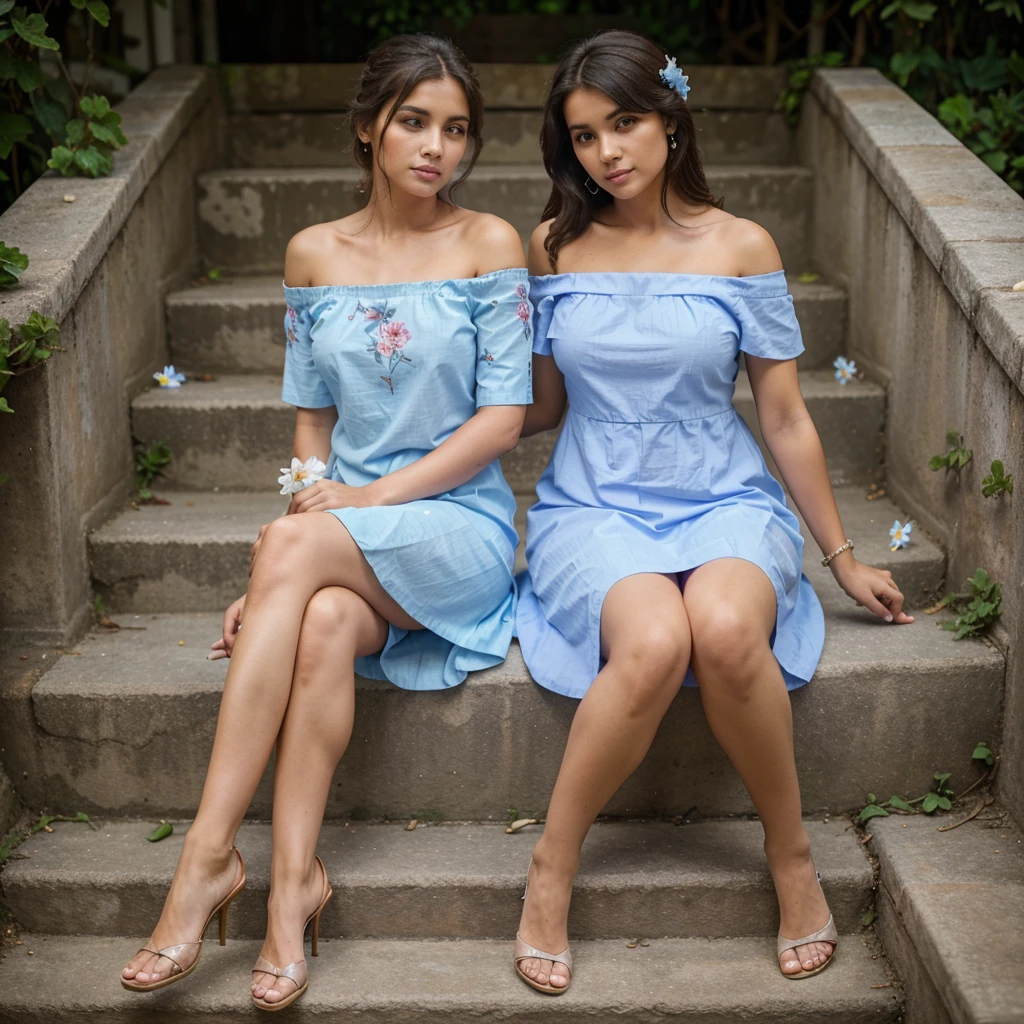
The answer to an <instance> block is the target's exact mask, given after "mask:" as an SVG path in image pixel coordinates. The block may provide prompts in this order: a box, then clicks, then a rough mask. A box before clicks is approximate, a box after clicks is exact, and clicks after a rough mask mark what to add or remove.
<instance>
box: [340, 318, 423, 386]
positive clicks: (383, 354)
mask: <svg viewBox="0 0 1024 1024" xmlns="http://www.w3.org/2000/svg"><path fill="white" fill-rule="evenodd" d="M356 313H362V314H363V319H364V320H367V321H369V323H368V324H367V326H366V327H365V328H364V330H365V331H366V334H367V336H368V337H369V339H370V345H369V347H368V348H367V349H366V351H367V352H371V353H373V358H374V359H376V360H377V365H378V366H380V367H382V368H383V369H384V370H385V371H386V372H385V373H382V374H381V375H380V379H381V380H382V381H384V383H385V384H386V385H387V387H388V390H389V391H390V392H391V394H394V393H395V382H394V379H393V376H392V375H393V374H394V372H395V368H396V367H397V366H398V365H399V364H400V363H408V364H409V365H410V366H411V365H412V360H411V359H410V358H409V357H408V356H407V355H405V354H404V353H403V352H402V349H404V348H405V346H406V344H408V342H409V341H410V340H411V339H412V335H411V334H410V332H409V329H408V328H407V327H406V326H405V323H404V322H403V321H402V320H392V319H391V318H392V317H393V316H394V315H395V310H394V307H389V306H388V304H387V300H385V301H384V302H383V303H382V304H381V305H377V306H364V305H363V304H362V302H357V303H356V308H355V311H354V312H353V313H352V315H351V316H350V317H349V319H350V320H351V319H352V317H353V316H355V315H356ZM374 325H375V326H374Z"/></svg>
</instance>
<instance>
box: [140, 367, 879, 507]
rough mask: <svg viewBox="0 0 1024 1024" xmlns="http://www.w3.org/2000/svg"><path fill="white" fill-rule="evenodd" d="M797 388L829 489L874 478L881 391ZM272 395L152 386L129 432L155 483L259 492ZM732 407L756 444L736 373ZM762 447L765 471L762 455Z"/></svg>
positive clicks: (285, 432) (745, 387)
mask: <svg viewBox="0 0 1024 1024" xmlns="http://www.w3.org/2000/svg"><path fill="white" fill-rule="evenodd" d="M800 383H801V388H802V390H803V394H804V399H805V401H806V402H807V407H808V410H809V411H810V413H811V417H812V419H813V420H814V423H815V425H816V427H817V428H818V432H819V434H820V436H821V441H822V445H823V447H824V449H825V457H826V459H827V460H828V464H829V472H830V473H831V476H832V481H833V483H834V484H835V485H836V486H841V485H843V484H848V483H863V482H866V481H870V480H873V479H875V478H877V477H878V476H879V475H880V463H881V455H882V452H881V449H880V447H879V445H880V435H881V431H882V427H883V425H884V422H885V393H884V392H883V391H882V389H881V388H879V387H878V386H877V385H875V384H871V383H869V382H866V381H856V382H854V383H852V384H849V385H847V386H846V387H840V386H839V385H838V384H837V383H836V381H835V380H834V378H833V375H832V374H831V373H830V372H828V371H808V372H805V373H801V374H800ZM279 395H280V377H279V376H273V377H271V376H265V375H256V374H248V375H224V376H222V377H220V378H219V379H217V380H215V381H211V382H208V383H198V382H197V383H194V384H188V385H186V386H185V387H182V388H180V389H159V388H154V389H152V390H151V391H147V392H145V393H143V394H140V395H139V396H138V397H137V398H136V399H135V401H134V402H133V403H132V431H133V433H134V435H135V436H136V437H138V438H140V439H142V440H144V441H146V442H150V441H158V440H160V441H167V442H168V443H169V444H170V447H171V450H172V451H173V452H174V460H173V461H172V462H171V463H170V465H169V466H168V467H167V469H166V471H165V475H164V477H163V478H161V482H162V483H164V484H165V485H167V486H178V487H181V486H184V487H189V488H195V489H199V488H213V487H217V488H220V489H221V490H251V489H263V488H266V487H270V486H271V485H272V484H273V483H274V481H276V480H277V478H278V476H279V475H280V468H281V466H282V465H283V464H284V462H286V461H287V460H288V458H289V457H290V456H289V453H290V452H291V448H292V435H293V433H294V430H295V411H294V409H293V407H291V406H289V405H286V404H285V403H284V402H282V401H281V399H280V397H279ZM734 402H735V405H736V408H737V409H738V410H739V413H740V415H741V416H743V418H744V419H745V420H746V421H747V423H749V424H750V426H751V428H752V429H753V431H754V435H755V437H757V438H758V440H759V441H760V433H759V428H758V425H757V414H756V410H755V408H754V399H753V395H752V394H751V391H750V385H749V383H748V381H747V378H746V375H745V374H743V373H741V374H740V377H739V379H738V381H737V389H736V396H735V400H734ZM555 438H556V434H555V432H553V431H552V432H548V433H546V434H544V435H535V436H533V437H528V438H523V440H522V441H521V442H520V444H519V446H518V447H517V448H516V449H515V450H514V451H512V452H510V453H509V454H508V455H506V456H504V457H503V458H502V468H503V470H504V472H505V477H506V479H507V480H508V482H509V485H510V486H511V487H512V489H513V490H515V491H529V490H532V489H533V488H534V487H535V486H536V483H537V480H538V478H539V477H540V474H541V473H542V472H543V470H544V467H545V466H546V465H547V463H548V459H549V458H550V456H551V450H552V447H553V446H554V443H555ZM761 447H762V451H764V452H765V455H766V457H768V458H769V465H771V462H770V456H768V453H767V449H765V447H764V445H763V444H762V445H761Z"/></svg>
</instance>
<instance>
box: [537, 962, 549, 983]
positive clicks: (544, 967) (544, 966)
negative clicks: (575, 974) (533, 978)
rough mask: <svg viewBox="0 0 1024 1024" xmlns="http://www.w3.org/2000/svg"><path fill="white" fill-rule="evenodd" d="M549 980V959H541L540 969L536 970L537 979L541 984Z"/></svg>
mask: <svg viewBox="0 0 1024 1024" xmlns="http://www.w3.org/2000/svg"><path fill="white" fill-rule="evenodd" d="M550 980H551V961H550V960H541V961H540V970H539V971H538V972H537V981H538V982H539V983H540V984H541V985H547V984H548V983H549V982H550Z"/></svg>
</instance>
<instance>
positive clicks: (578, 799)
mask: <svg viewBox="0 0 1024 1024" xmlns="http://www.w3.org/2000/svg"><path fill="white" fill-rule="evenodd" d="M601 647H602V653H603V654H604V656H605V658H606V659H607V662H606V664H605V667H604V668H603V669H602V670H601V671H600V672H599V673H598V675H597V678H596V679H595V680H594V682H593V684H592V685H591V687H590V689H589V690H588V691H587V694H586V696H585V697H584V698H583V700H582V701H581V702H580V706H579V709H578V710H577V711H576V716H575V718H573V723H572V729H571V730H570V732H569V740H568V743H567V744H566V748H565V754H564V756H563V757H562V767H561V769H560V770H559V773H558V779H557V781H556V782H555V788H554V791H553V792H552V794H551V803H550V804H549V805H548V814H547V824H546V825H545V827H544V834H543V835H542V836H541V838H540V840H539V841H538V842H537V845H536V847H534V851H533V867H532V869H531V871H530V885H529V894H528V896H527V899H526V903H525V905H524V907H523V917H522V920H521V922H520V925H519V931H520V934H521V935H522V937H523V939H524V940H525V941H526V942H528V943H529V944H530V945H531V946H535V947H536V948H537V949H543V950H547V951H549V952H551V953H560V952H561V951H562V950H563V949H565V947H566V945H567V944H568V941H569V932H568V917H569V901H570V898H571V896H572V883H573V879H574V878H575V876H576V870H577V868H578V867H579V857H580V849H581V848H582V846H583V840H584V839H585V838H586V835H587V832H588V831H589V830H590V826H591V825H592V824H593V822H594V819H595V818H596V817H597V815H598V814H599V813H600V811H601V808H602V807H604V805H605V804H606V803H607V802H608V801H609V800H610V799H611V798H612V796H613V795H614V793H615V791H616V790H617V789H618V788H619V786H621V785H622V783H623V782H624V781H625V780H626V779H627V778H629V776H630V775H632V773H633V772H634V771H635V770H636V768H637V766H638V765H639V764H640V762H641V761H642V760H643V759H644V756H645V755H646V753H647V751H648V749H649V748H650V745H651V741H652V740H653V739H654V734H655V732H656V731H657V729H658V725H659V723H660V722H661V720H662V718H663V717H664V716H665V712H666V711H667V710H668V707H669V704H671V702H672V698H673V697H674V696H675V695H676V693H677V692H678V691H679V687H680V685H681V684H682V682H683V676H684V675H685V674H686V666H687V664H688V662H689V658H690V634H689V628H688V626H687V622H686V611H685V609H684V607H683V600H682V596H681V594H680V593H679V586H678V584H677V583H676V582H675V579H674V578H672V577H665V576H660V575H655V574H649V573H645V574H640V575H636V576H629V577H627V578H626V579H624V580H620V581H619V582H618V583H616V584H615V586H614V587H612V589H611V590H610V591H609V592H608V596H607V597H606V598H605V601H604V606H603V608H602V610H601ZM520 967H521V968H522V970H523V971H524V972H525V973H526V974H528V975H529V976H530V977H531V978H533V979H534V980H536V981H538V982H540V983H541V984H551V985H553V986H555V987H559V988H561V987H563V986H564V985H565V984H567V982H568V972H567V971H566V970H565V968H564V967H563V966H562V965H561V964H555V965H554V966H552V962H551V961H550V960H535V959H530V960H524V961H522V963H521V965H520Z"/></svg>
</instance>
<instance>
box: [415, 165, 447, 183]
mask: <svg viewBox="0 0 1024 1024" xmlns="http://www.w3.org/2000/svg"><path fill="white" fill-rule="evenodd" d="M413 173H414V174H418V175H419V176H420V177H421V178H425V179H426V180H427V181H434V180H436V179H437V178H440V177H441V171H440V169H439V168H437V167H431V166H430V164H420V166H419V167H414V168H413Z"/></svg>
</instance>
